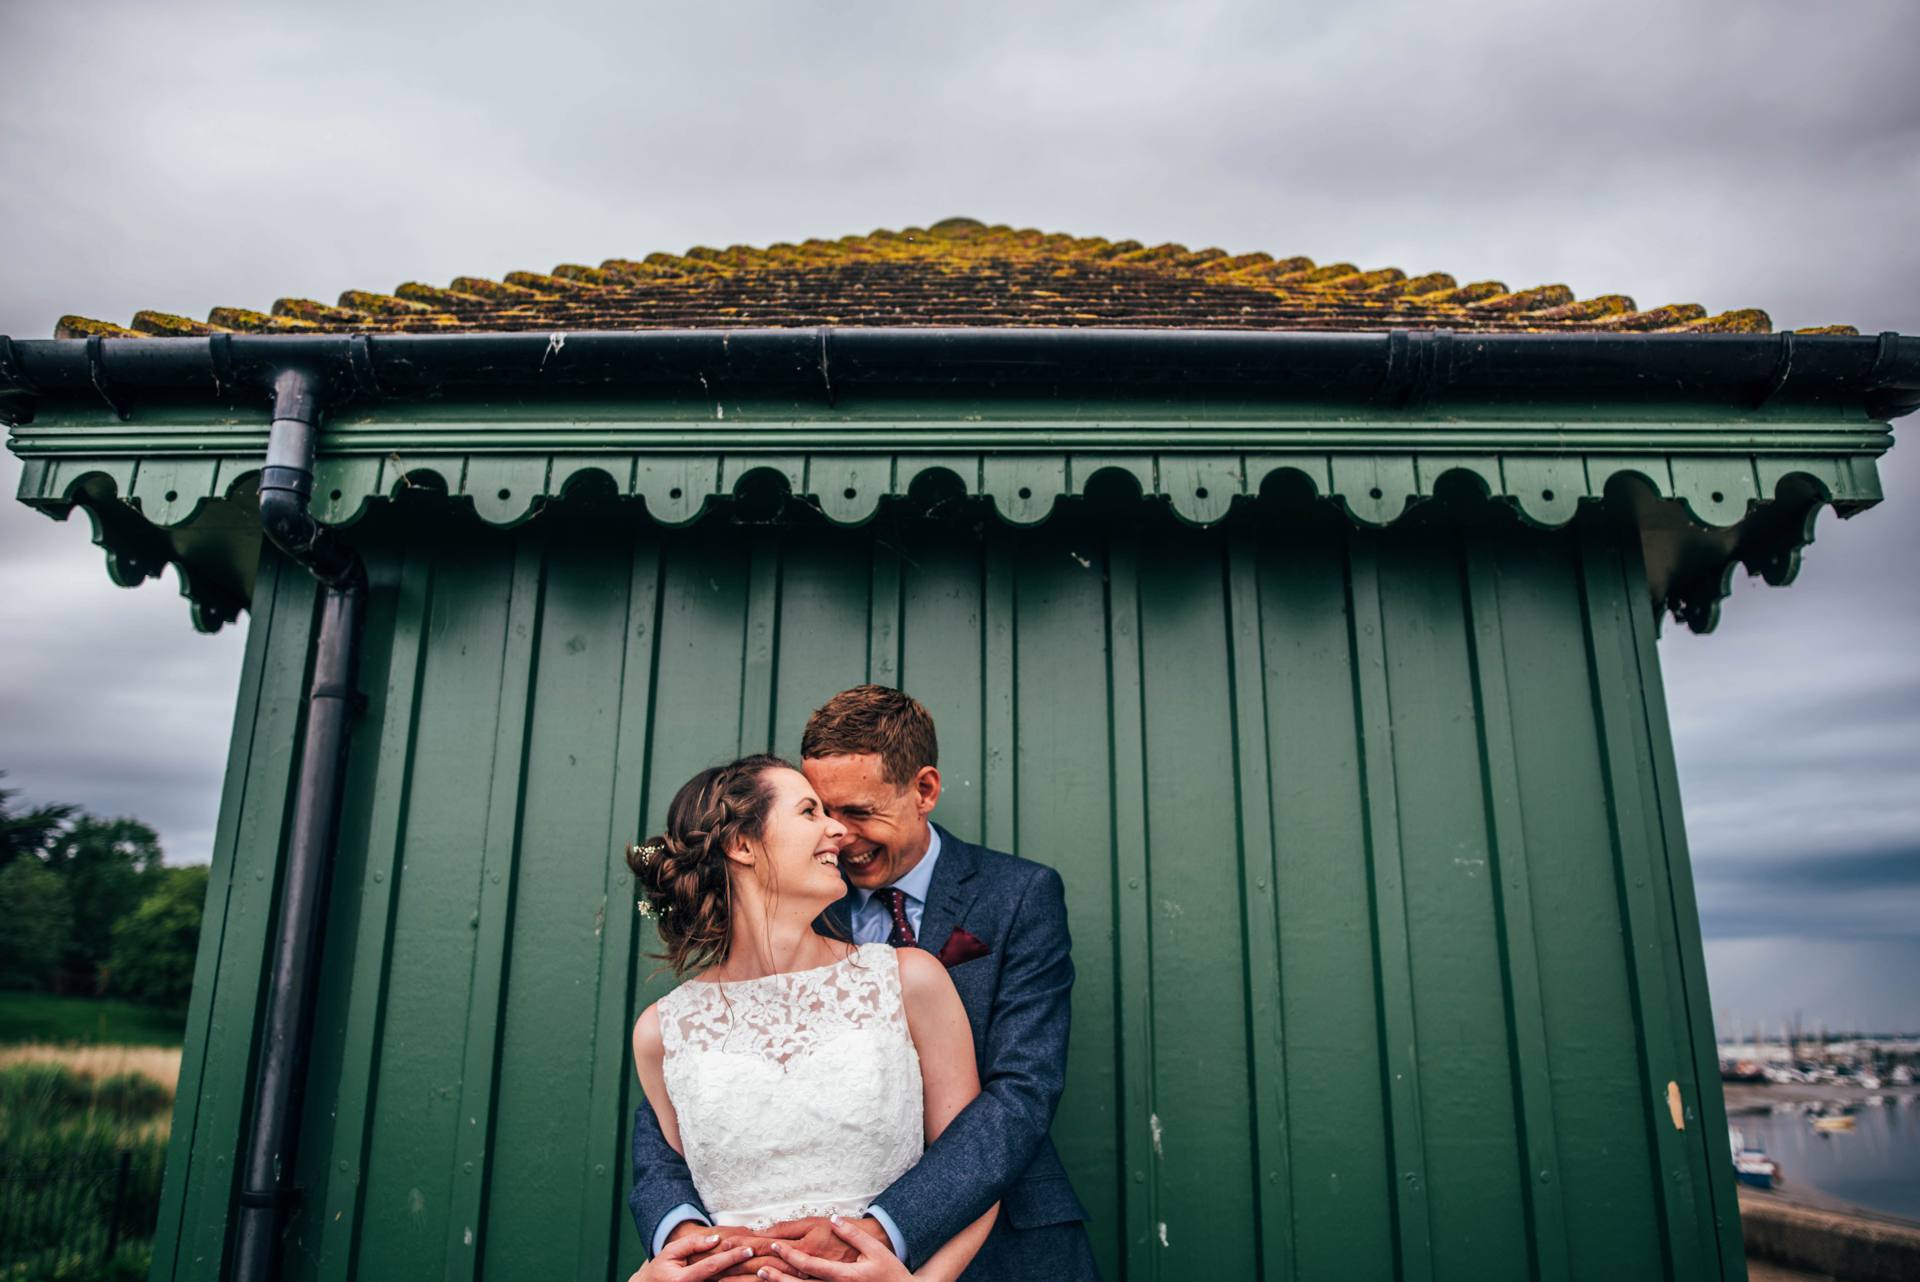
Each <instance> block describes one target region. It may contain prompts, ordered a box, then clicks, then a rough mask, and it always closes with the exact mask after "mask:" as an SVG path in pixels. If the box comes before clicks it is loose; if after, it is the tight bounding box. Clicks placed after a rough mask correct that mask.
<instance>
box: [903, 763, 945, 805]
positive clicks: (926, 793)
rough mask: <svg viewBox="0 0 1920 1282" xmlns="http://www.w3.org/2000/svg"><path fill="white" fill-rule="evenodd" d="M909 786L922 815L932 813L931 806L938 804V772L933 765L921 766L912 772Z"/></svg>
mask: <svg viewBox="0 0 1920 1282" xmlns="http://www.w3.org/2000/svg"><path fill="white" fill-rule="evenodd" d="M909 786H910V787H911V788H912V789H913V800H914V804H915V805H916V806H917V807H918V808H919V811H920V813H921V814H922V815H926V814H930V813H932V811H933V808H934V807H935V806H937V805H939V804H940V772H939V770H937V769H935V768H934V767H933V766H921V767H920V769H919V770H917V771H915V772H914V776H913V782H912V784H911V785H909Z"/></svg>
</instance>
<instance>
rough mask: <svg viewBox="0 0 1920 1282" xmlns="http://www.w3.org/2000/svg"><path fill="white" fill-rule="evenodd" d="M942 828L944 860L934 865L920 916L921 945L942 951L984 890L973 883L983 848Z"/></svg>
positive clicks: (941, 858) (941, 848)
mask: <svg viewBox="0 0 1920 1282" xmlns="http://www.w3.org/2000/svg"><path fill="white" fill-rule="evenodd" d="M935 827H936V828H938V827H939V825H937V824H936V825H935ZM939 831H940V862H938V863H936V864H935V865H934V866H933V881H932V882H931V883H929V884H928V886H927V906H926V909H925V910H924V911H923V912H922V913H921V915H920V936H919V941H918V942H919V945H920V947H922V948H924V949H926V950H927V951H928V952H930V953H937V952H939V951H940V949H941V947H942V946H943V945H944V944H945V943H946V942H947V936H948V935H951V934H952V933H953V928H954V927H955V926H957V925H959V924H960V919H961V918H962V917H963V916H965V915H966V911H967V909H968V908H970V907H972V906H973V900H974V897H975V896H976V895H978V894H979V893H980V892H979V888H978V887H977V886H974V885H973V884H972V881H973V874H974V873H975V872H977V871H978V870H979V866H980V852H979V850H978V849H977V848H976V847H974V846H972V845H970V844H968V843H967V842H964V841H962V840H960V839H959V838H958V837H956V836H954V835H953V834H952V833H950V832H948V831H947V830H946V829H945V828H940V830H939Z"/></svg>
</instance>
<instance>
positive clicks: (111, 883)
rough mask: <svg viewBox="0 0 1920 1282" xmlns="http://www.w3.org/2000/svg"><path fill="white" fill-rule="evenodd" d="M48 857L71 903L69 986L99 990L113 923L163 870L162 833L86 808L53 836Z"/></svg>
mask: <svg viewBox="0 0 1920 1282" xmlns="http://www.w3.org/2000/svg"><path fill="white" fill-rule="evenodd" d="M44 858H45V860H46V866H47V867H48V869H50V870H51V871H53V872H54V873H56V874H58V875H59V877H60V879H61V881H62V882H64V883H65V884H66V888H67V897H68V900H69V902H70V903H71V904H72V905H73V930H72V933H71V935H70V936H69V938H68V941H67V950H66V959H65V970H66V973H67V982H68V986H69V987H70V988H72V989H75V990H77V991H79V992H82V993H86V994H89V995H91V994H93V993H96V992H98V991H99V987H100V985H99V977H100V971H101V967H103V966H104V965H105V964H106V962H107V955H108V953H109V951H110V950H111V948H112V945H113V927H114V925H115V923H117V922H118V921H119V920H120V919H121V918H122V917H125V916H126V915H127V914H128V913H130V912H132V911H133V910H134V908H136V907H137V906H138V905H139V903H140V901H141V900H142V899H144V898H146V896H147V894H148V893H149V892H150V891H151V890H152V889H153V887H154V885H155V883H156V881H157V880H158V878H159V875H160V873H161V872H162V871H163V870H162V868H161V863H160V837H159V834H157V833H155V832H154V830H153V829H151V828H149V827H148V826H147V825H146V824H143V823H141V822H140V821H139V820H137V819H96V818H94V817H93V816H92V815H89V814H86V813H84V812H82V813H81V814H80V815H79V817H78V818H76V819H74V820H73V821H72V822H71V823H69V824H67V825H66V826H65V827H63V828H60V829H59V830H58V831H56V832H55V833H54V834H53V835H52V837H51V838H50V839H49V841H48V842H47V846H46V853H45V856H44Z"/></svg>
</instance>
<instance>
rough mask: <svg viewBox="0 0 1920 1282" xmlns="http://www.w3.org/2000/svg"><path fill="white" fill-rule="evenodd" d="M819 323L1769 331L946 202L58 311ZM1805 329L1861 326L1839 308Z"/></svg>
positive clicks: (633, 325)
mask: <svg viewBox="0 0 1920 1282" xmlns="http://www.w3.org/2000/svg"><path fill="white" fill-rule="evenodd" d="M812 325H981V326H985V325H1049V326H1107V327H1116V326H1127V327H1148V328H1181V329H1251V330H1282V329H1291V330H1299V329H1317V330H1365V329H1387V328H1401V329H1404V328H1440V327H1445V328H1449V329H1456V330H1491V331H1505V332H1528V331H1535V332H1564V331H1567V330H1599V331H1618V330H1626V331H1662V332H1682V333H1698V332H1703V331H1706V332H1725V333H1759V334H1764V333H1769V332H1771V330H1772V322H1771V321H1770V320H1769V319H1768V317H1767V314H1766V313H1765V312H1763V311H1759V310H1757V309H1753V308H1746V309H1742V310H1739V311H1730V312H1722V313H1720V314H1718V315H1714V316H1709V315H1708V314H1707V311H1706V309H1705V308H1704V307H1701V306H1700V305H1698V304H1697V303H1678V304H1670V305H1667V306H1664V307H1654V308H1650V309H1646V310H1642V309H1640V308H1639V307H1638V306H1636V304H1635V303H1634V301H1633V300H1632V299H1631V298H1627V297H1626V296H1624V295H1621V294H1604V295H1601V296H1599V297H1596V298H1588V299H1576V298H1575V297H1574V296H1573V291H1572V290H1570V289H1568V288H1567V287H1566V286H1565V285H1537V286H1534V287H1532V288H1529V289H1518V290H1515V289H1509V288H1508V287H1507V286H1506V285H1505V284H1502V283H1501V282H1499V281H1479V282H1474V283H1470V284H1466V285H1461V284H1460V283H1459V282H1457V281H1456V280H1455V279H1454V278H1453V277H1452V276H1449V275H1447V274H1446V273H1445V272H1429V273H1426V274H1424V275H1419V276H1409V275H1408V274H1407V273H1406V272H1404V271H1402V270H1400V269H1399V268H1397V267H1380V268H1373V269H1367V270H1363V269H1361V268H1359V267H1357V266H1355V265H1354V264H1352V263H1331V264H1326V265H1321V264H1316V263H1315V262H1313V261H1312V260H1311V259H1308V258H1299V257H1294V258H1279V259H1277V258H1274V257H1273V256H1272V255H1270V254H1264V253H1248V254H1236V255H1229V254H1228V253H1227V252H1226V251H1225V250H1221V249H1197V250H1195V249H1188V248H1187V247H1186V246H1184V245H1174V244H1165V245H1155V246H1151V247H1149V246H1145V245H1142V244H1140V243H1139V242H1138V241H1131V240H1122V241H1109V240H1104V239H1101V238H1099V237H1077V236H1067V235H1062V234H1059V233H1047V232H1040V231H1034V230H1031V229H1016V228H1013V227H1006V226H987V225H985V224H983V223H980V222H976V221H974V220H973V219H970V218H948V219H945V220H943V221H941V222H937V223H935V224H934V225H933V226H931V227H909V228H906V229H904V230H901V231H876V232H873V233H871V234H869V235H866V236H844V237H842V238H840V239H839V240H808V241H804V242H802V243H800V244H797V245H794V244H787V243H784V242H783V243H778V244H773V245H768V246H766V247H765V248H754V247H751V246H747V245H733V246H730V247H728V248H726V249H712V248H709V247H707V246H695V247H694V248H692V249H689V250H687V251H686V253H684V254H662V253H654V254H648V255H647V256H646V257H645V258H643V259H640V260H637V261H636V260H633V259H625V258H610V259H608V260H607V261H606V262H604V263H602V264H600V266H598V267H586V266H581V265H579V264H574V263H562V264H561V265H559V266H557V267H555V268H554V269H553V270H552V271H551V272H526V271H516V272H509V273H507V276H506V279H504V280H498V281H496V280H488V279H485V278H483V277H478V276H459V277H456V278H454V280H452V281H451V282H449V283H448V285H447V287H446V288H444V289H443V288H439V287H436V286H433V285H426V284H421V283H419V282H415V281H409V282H407V283H405V284H402V285H399V286H397V287H395V288H394V290H393V291H392V292H391V293H381V292H375V291H367V290H358V289H350V290H347V291H346V292H345V293H343V294H341V295H340V297H339V299H338V300H337V302H336V303H334V304H332V305H329V304H326V303H322V302H318V301H315V300H313V299H306V298H283V299H280V300H279V301H278V302H276V303H274V304H273V307H272V309H271V311H269V312H259V311H252V310H248V309H245V308H239V307H216V308H214V309H213V311H212V312H211V313H210V314H209V315H208V317H207V319H206V320H205V321H196V320H191V319H188V318H186V317H182V316H175V315H171V314H168V313H165V312H158V311H142V312H138V313H136V314H135V315H134V317H133V319H132V321H131V322H130V323H129V324H128V325H127V326H119V325H115V324H112V323H110V322H106V321H98V320H91V319H88V318H86V317H83V316H65V317H62V318H61V320H60V322H59V325H58V326H57V327H56V329H55V331H54V334H55V337H59V338H78V337H90V336H93V335H96V334H103V335H109V336H113V335H131V334H160V335H192V334H206V333H211V332H218V331H244V332H265V333H271V332H299V333H410V332H420V333H459V332H487V331H495V332H498V331H511V330H553V329H569V330H586V329H615V330H618V329H662V328H672V329H679V328H719V327H742V326H754V327H785V326H812ZM1800 332H1802V333H1853V332H1855V331H1854V329H1853V328H1852V327H1851V326H1846V325H1836V326H1827V327H1824V328H1822V329H1818V330H1802V331H1800Z"/></svg>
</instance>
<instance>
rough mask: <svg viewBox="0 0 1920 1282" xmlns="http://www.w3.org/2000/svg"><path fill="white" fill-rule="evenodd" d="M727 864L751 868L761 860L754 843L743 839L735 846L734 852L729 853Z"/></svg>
mask: <svg viewBox="0 0 1920 1282" xmlns="http://www.w3.org/2000/svg"><path fill="white" fill-rule="evenodd" d="M727 862H729V863H732V864H737V865H739V866H740V867H742V868H751V867H753V866H754V865H755V864H757V863H759V862H760V860H759V856H758V855H757V854H756V853H755V851H754V849H753V845H752V843H751V842H749V841H747V840H746V839H745V838H744V837H743V838H741V840H740V841H739V842H738V843H736V844H735V846H734V848H733V849H732V850H729V851H728V852H727Z"/></svg>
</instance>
